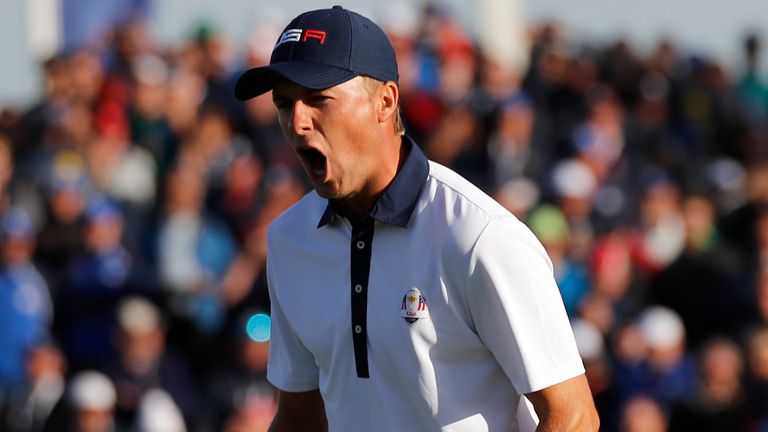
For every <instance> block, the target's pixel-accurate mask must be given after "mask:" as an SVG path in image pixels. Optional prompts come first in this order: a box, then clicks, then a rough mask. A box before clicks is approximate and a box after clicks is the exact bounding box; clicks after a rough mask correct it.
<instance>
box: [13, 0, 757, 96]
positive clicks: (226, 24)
mask: <svg viewBox="0 0 768 432" xmlns="http://www.w3.org/2000/svg"><path fill="white" fill-rule="evenodd" d="M57 1H62V0H0V3H2V6H1V7H2V10H3V13H0V28H3V33H4V35H7V36H8V37H3V38H0V58H3V59H4V60H3V68H2V69H1V70H0V107H2V106H4V105H9V104H10V105H24V104H28V103H30V102H31V101H32V100H34V98H35V97H37V94H38V93H39V87H40V86H39V82H40V77H39V68H38V66H37V65H38V64H39V61H40V59H39V57H40V54H39V53H41V52H43V53H44V52H47V51H46V50H50V48H51V46H52V45H51V44H52V42H51V38H52V37H54V36H55V33H56V32H55V25H54V24H52V23H51V20H53V19H55V14H53V13H52V12H51V11H53V10H55V5H56V2H57ZM115 1H118V0H115ZM499 1H514V0H499ZM520 1H521V2H522V8H523V10H524V11H525V14H526V15H527V16H528V18H529V20H531V21H533V22H539V21H541V20H544V19H551V20H555V21H557V22H559V23H561V24H562V25H563V26H564V28H565V29H566V30H567V33H568V34H570V35H572V36H573V37H574V38H576V39H577V40H583V41H588V42H593V43H597V44H599V43H600V42H601V41H604V40H609V39H613V38H616V37H624V38H626V39H627V40H629V41H630V42H631V43H632V45H634V46H635V47H637V48H638V49H639V50H641V52H642V51H643V50H647V49H649V48H650V47H651V46H653V45H654V44H655V43H656V42H657V41H658V40H659V39H661V38H662V37H669V38H671V39H672V40H673V41H675V42H676V43H677V44H678V45H680V46H682V47H684V48H685V49H687V50H688V51H689V52H693V53H699V54H704V55H707V56H712V57H715V58H718V59H719V60H721V61H722V62H724V64H725V65H726V68H727V69H728V70H730V71H732V72H735V71H738V70H739V68H740V66H741V63H740V61H741V49H740V41H741V39H742V38H743V36H744V35H745V34H746V32H747V31H749V30H754V29H757V30H758V33H761V34H762V35H763V38H764V40H765V41H766V43H764V45H768V29H766V26H765V23H768V0H728V1H718V0H710V1H702V0H643V1H627V0H578V1H568V0H520ZM397 2H407V3H411V4H414V5H420V4H422V3H423V2H424V0H387V1H381V0H335V1H333V2H331V3H325V2H318V1H317V0H284V1H275V0H154V2H153V3H152V6H151V10H152V12H151V21H150V22H151V29H152V31H153V33H154V36H155V37H156V39H157V40H158V41H161V42H167V43H173V42H175V41H178V40H181V39H182V38H184V37H186V36H188V35H189V34H190V33H191V31H192V29H193V28H194V27H195V26H196V25H198V24H199V23H201V22H207V23H212V24H213V26H214V27H215V28H218V29H220V30H223V31H225V32H226V33H228V34H229V35H230V36H231V37H233V38H234V39H235V43H236V44H240V45H242V43H243V40H244V37H245V35H246V34H247V32H248V30H249V28H251V27H252V26H253V25H254V23H255V22H258V21H259V20H261V19H263V17H264V16H270V15H274V16H276V17H277V18H278V19H281V20H284V21H285V20H288V19H290V18H291V17H293V16H294V15H296V14H298V13H299V12H301V11H303V10H308V9H316V8H321V7H327V6H331V5H332V4H341V5H343V6H345V7H348V8H350V9H353V10H356V11H360V12H363V13H365V14H370V15H376V14H379V13H381V11H382V10H383V9H382V8H385V7H387V6H388V5H391V4H392V3H397ZM438 2H440V1H438ZM442 3H444V4H446V5H447V6H448V7H450V8H451V9H452V10H454V11H455V12H456V13H457V14H458V16H460V17H462V20H463V22H464V24H465V25H466V26H467V27H468V28H470V29H471V31H473V32H476V31H477V30H478V28H480V27H482V25H483V23H478V22H477V21H478V18H477V17H478V15H479V14H478V13H477V10H476V6H477V4H478V2H477V1H469V0H442ZM59 4H60V3H59ZM31 5H37V9H38V10H43V11H47V12H45V13H43V14H42V15H40V17H41V18H39V19H36V16H38V15H35V16H32V15H31V14H30V13H29V11H30V10H31ZM276 5H279V6H276ZM276 10H282V14H281V13H276V12H275V11H276ZM30 29H32V30H33V31H30ZM51 29H53V30H51ZM764 51H768V47H766V48H765V49H764ZM762 70H763V72H764V73H763V75H764V76H765V77H766V79H768V52H764V55H763V59H762Z"/></svg>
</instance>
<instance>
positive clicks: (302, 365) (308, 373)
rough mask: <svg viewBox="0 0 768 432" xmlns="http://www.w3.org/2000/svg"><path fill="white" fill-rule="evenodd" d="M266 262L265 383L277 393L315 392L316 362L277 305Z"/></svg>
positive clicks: (276, 288) (273, 281) (276, 296)
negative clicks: (269, 321) (268, 307)
mask: <svg viewBox="0 0 768 432" xmlns="http://www.w3.org/2000/svg"><path fill="white" fill-rule="evenodd" d="M270 264H271V262H270V260H269V258H267V282H268V285H269V297H270V303H271V315H272V328H271V333H270V345H269V362H268V364H267V380H269V382H271V383H272V384H273V385H274V386H275V387H277V388H278V389H280V390H284V391H289V392H303V391H309V390H313V389H316V388H318V386H319V384H318V377H319V371H318V367H317V364H316V363H315V358H314V356H313V355H312V353H311V352H310V351H309V350H307V348H306V347H305V346H304V344H303V343H302V342H301V340H300V339H299V338H298V336H296V333H295V332H294V331H293V328H292V327H291V324H290V322H289V321H288V319H287V318H286V316H285V313H284V312H283V309H282V306H281V305H280V296H278V295H277V294H276V292H277V290H278V289H279V288H278V287H277V286H276V285H275V278H274V272H273V269H272V267H271V265H270Z"/></svg>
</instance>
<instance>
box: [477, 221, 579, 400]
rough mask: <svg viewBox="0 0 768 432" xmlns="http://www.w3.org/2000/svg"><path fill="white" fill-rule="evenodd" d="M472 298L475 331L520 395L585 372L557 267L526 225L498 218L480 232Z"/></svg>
mask: <svg viewBox="0 0 768 432" xmlns="http://www.w3.org/2000/svg"><path fill="white" fill-rule="evenodd" d="M467 298H468V303H469V310H470V313H471V315H472V320H473V323H474V325H475V330H476V331H477V333H478V335H479V336H480V338H481V339H482V340H483V342H484V343H485V345H486V346H487V347H488V349H489V350H490V351H491V352H492V353H493V355H494V357H496V360H497V361H498V362H499V364H500V365H501V367H502V369H503V370H504V372H505V373H506V375H507V376H508V377H509V379H510V381H511V382H512V385H513V386H514V387H515V390H516V391H517V392H518V393H519V394H525V393H530V392H533V391H538V390H541V389H543V388H546V387H549V386H552V385H554V384H557V383H560V382H562V381H565V380H567V379H570V378H573V377H575V376H577V375H580V374H582V373H584V366H583V364H582V362H581V357H580V356H579V353H578V350H577V348H576V342H575V340H574V337H573V332H572V330H571V326H570V323H569V321H568V316H567V314H566V312H565V307H564V306H563V301H562V298H561V297H560V292H559V290H558V288H557V284H556V282H555V280H554V275H553V271H552V263H551V261H550V259H549V257H548V256H547V254H546V252H545V250H544V247H543V246H542V245H541V243H540V242H539V241H538V239H537V238H536V237H535V236H534V235H533V233H532V232H531V231H530V230H529V229H528V227H526V226H525V225H524V224H523V223H522V222H520V221H518V220H517V219H515V218H511V217H504V218H497V219H494V220H493V221H491V222H490V223H489V225H488V226H487V227H486V228H485V230H484V231H483V233H482V234H480V237H479V238H478V240H477V242H476V244H475V246H474V249H473V251H472V257H471V261H470V273H469V278H468V284H467Z"/></svg>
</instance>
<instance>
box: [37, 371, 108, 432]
mask: <svg viewBox="0 0 768 432" xmlns="http://www.w3.org/2000/svg"><path fill="white" fill-rule="evenodd" d="M115 395H116V393H115V386H114V384H113V383H112V381H110V379H109V378H107V377H106V376H105V375H104V374H102V373H100V372H96V371H92V370H87V371H83V372H80V373H78V374H77V375H75V376H74V377H73V378H72V380H71V381H70V382H69V385H68V386H67V390H66V393H65V395H64V397H63V398H62V399H61V400H60V401H59V404H58V405H57V406H56V408H54V411H53V413H52V414H51V417H50V418H49V419H48V422H46V424H45V427H44V428H43V431H44V432H119V431H121V430H123V429H122V428H121V427H120V425H119V424H118V423H117V422H116V420H115V415H114V412H115V411H114V410H115V401H116V396H115Z"/></svg>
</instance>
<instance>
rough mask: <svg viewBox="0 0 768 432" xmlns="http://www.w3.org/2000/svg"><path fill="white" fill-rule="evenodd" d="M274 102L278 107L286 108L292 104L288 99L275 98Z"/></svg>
mask: <svg viewBox="0 0 768 432" xmlns="http://www.w3.org/2000/svg"><path fill="white" fill-rule="evenodd" d="M272 103H274V104H275V107H277V109H285V108H288V107H290V106H291V103H290V102H289V101H288V100H286V99H274V100H273V101H272Z"/></svg>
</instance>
